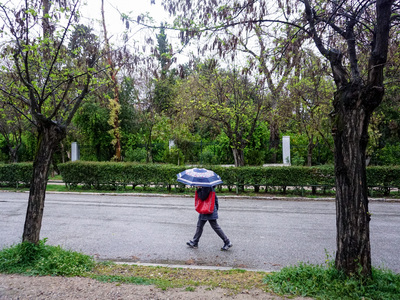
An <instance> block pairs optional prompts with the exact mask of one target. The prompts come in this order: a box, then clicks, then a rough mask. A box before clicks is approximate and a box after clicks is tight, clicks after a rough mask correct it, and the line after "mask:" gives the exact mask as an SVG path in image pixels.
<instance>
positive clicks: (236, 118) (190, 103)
mask: <svg viewBox="0 0 400 300" xmlns="http://www.w3.org/2000/svg"><path fill="white" fill-rule="evenodd" d="M262 88H263V86H262V82H258V83H253V82H250V80H249V78H248V77H246V76H244V75H243V76H242V75H239V74H237V72H236V71H229V72H224V71H221V70H219V69H218V68H217V65H216V62H215V61H214V60H209V61H208V62H207V63H206V64H205V67H204V68H203V70H201V72H199V73H197V74H193V75H191V76H189V77H188V79H187V80H184V81H182V83H181V85H180V87H179V92H178V97H177V103H176V105H177V107H179V110H180V114H181V115H182V117H184V116H185V115H187V114H192V115H193V114H194V117H196V115H197V116H198V117H202V118H205V119H207V120H209V121H211V122H212V123H213V124H214V125H215V126H219V127H220V128H222V130H223V131H224V132H225V134H226V135H227V136H228V137H229V141H230V147H231V149H232V154H233V157H234V160H235V166H243V165H244V163H245V160H244V149H245V148H246V146H247V145H248V144H249V141H250V140H251V137H252V135H253V132H254V130H255V128H256V127H257V125H258V122H259V120H260V118H261V116H262V114H263V112H264V109H265V97H264V94H263V89H262Z"/></svg>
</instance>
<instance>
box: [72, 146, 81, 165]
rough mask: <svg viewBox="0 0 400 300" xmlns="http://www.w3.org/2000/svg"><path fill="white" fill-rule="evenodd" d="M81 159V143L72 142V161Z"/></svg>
mask: <svg viewBox="0 0 400 300" xmlns="http://www.w3.org/2000/svg"><path fill="white" fill-rule="evenodd" d="M79 159H80V155H79V145H78V143H77V142H72V143H71V161H76V160H79Z"/></svg>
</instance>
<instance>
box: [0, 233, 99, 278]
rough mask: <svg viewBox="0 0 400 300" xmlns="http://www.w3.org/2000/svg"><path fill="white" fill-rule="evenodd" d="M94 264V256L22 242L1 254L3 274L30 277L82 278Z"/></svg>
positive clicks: (56, 247)
mask: <svg viewBox="0 0 400 300" xmlns="http://www.w3.org/2000/svg"><path fill="white" fill-rule="evenodd" d="M94 265H95V262H94V260H93V258H92V257H90V256H88V255H85V254H81V253H78V252H73V251H69V250H64V249H62V248H61V247H60V246H49V245H46V239H44V240H41V241H39V243H38V244H32V243H29V242H23V243H21V244H17V245H14V246H12V247H9V248H4V249H3V250H1V251H0V272H1V273H10V274H11V273H18V274H28V275H39V276H45V275H58V276H82V275H83V274H84V273H85V272H88V271H90V270H91V269H92V268H93V267H94Z"/></svg>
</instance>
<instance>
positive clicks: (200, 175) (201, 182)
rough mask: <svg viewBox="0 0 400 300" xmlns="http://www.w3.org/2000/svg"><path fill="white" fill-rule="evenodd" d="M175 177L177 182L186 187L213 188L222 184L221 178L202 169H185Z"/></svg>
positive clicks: (212, 172)
mask: <svg viewBox="0 0 400 300" xmlns="http://www.w3.org/2000/svg"><path fill="white" fill-rule="evenodd" d="M176 176H177V180H178V181H179V182H182V183H184V184H187V185H195V186H215V185H217V184H221V183H222V180H221V177H220V176H219V175H217V174H216V173H215V172H214V171H211V170H207V169H202V168H193V169H187V170H185V171H183V172H180V173H179V174H177V175H176Z"/></svg>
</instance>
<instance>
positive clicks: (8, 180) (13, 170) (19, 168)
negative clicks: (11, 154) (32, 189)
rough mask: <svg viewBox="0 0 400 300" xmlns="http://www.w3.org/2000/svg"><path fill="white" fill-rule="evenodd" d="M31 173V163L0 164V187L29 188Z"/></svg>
mask: <svg viewBox="0 0 400 300" xmlns="http://www.w3.org/2000/svg"><path fill="white" fill-rule="evenodd" d="M32 171H33V165H32V163H13V164H0V185H1V186H7V187H18V186H19V185H24V186H29V184H30V182H31V179H32Z"/></svg>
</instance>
